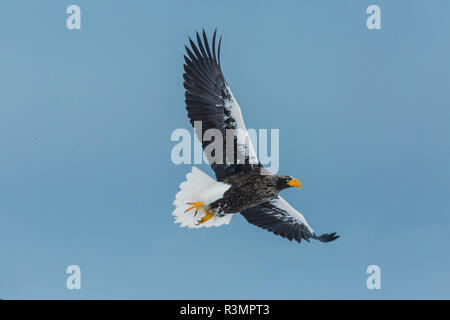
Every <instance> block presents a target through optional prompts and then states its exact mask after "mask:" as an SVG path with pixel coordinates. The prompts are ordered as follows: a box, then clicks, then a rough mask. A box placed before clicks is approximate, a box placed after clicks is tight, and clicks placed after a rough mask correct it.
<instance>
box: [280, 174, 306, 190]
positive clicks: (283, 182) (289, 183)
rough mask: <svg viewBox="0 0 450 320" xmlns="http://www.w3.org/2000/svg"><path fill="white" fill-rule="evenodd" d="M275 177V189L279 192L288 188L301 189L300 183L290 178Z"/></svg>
mask: <svg viewBox="0 0 450 320" xmlns="http://www.w3.org/2000/svg"><path fill="white" fill-rule="evenodd" d="M277 177H278V183H277V187H278V189H279V190H283V189H286V188H290V187H296V188H299V189H300V188H301V187H302V184H301V183H300V181H298V179H295V178H293V177H291V176H277Z"/></svg>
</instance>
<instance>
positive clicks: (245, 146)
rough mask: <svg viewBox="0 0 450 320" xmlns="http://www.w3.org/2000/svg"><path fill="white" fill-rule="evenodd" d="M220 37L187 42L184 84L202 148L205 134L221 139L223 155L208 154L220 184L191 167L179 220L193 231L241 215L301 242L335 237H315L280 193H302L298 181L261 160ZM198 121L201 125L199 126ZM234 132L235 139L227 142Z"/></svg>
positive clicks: (180, 195)
mask: <svg viewBox="0 0 450 320" xmlns="http://www.w3.org/2000/svg"><path fill="white" fill-rule="evenodd" d="M216 33H217V30H216V31H215V32H214V35H213V37H212V44H211V46H210V45H209V42H208V38H207V36H206V33H205V31H204V30H203V33H202V37H201V36H200V35H199V33H198V32H197V34H196V36H197V44H195V43H194V41H192V39H191V38H189V43H190V45H191V49H189V48H188V47H187V46H186V53H187V55H185V56H184V60H185V62H186V63H185V64H184V65H183V67H184V71H185V72H184V74H183V78H184V83H183V85H184V88H185V89H186V93H185V97H186V100H185V101H186V110H187V114H188V117H189V119H190V122H191V124H192V125H193V126H194V128H196V134H197V136H198V138H199V140H200V141H201V143H202V147H203V150H204V151H205V148H207V146H208V145H209V144H210V143H211V141H203V139H202V137H203V136H204V133H205V132H206V131H207V130H208V129H215V130H216V132H219V135H222V136H223V139H222V140H223V142H224V143H223V153H222V156H220V155H219V156H218V157H212V156H211V155H210V156H209V157H208V155H207V157H208V161H209V163H210V165H211V168H212V169H213V171H214V173H215V175H216V180H214V179H212V178H211V177H210V176H208V175H207V174H205V173H204V172H202V171H201V170H199V169H198V168H196V167H193V168H192V171H191V172H190V173H188V174H187V176H186V181H184V182H183V183H181V184H180V189H181V190H180V191H179V192H178V193H177V195H176V199H175V201H174V205H175V206H176V208H175V210H174V212H173V215H174V216H175V222H176V223H180V224H181V226H182V227H190V228H200V227H211V226H220V225H223V224H228V223H230V221H231V217H232V216H233V214H236V213H239V212H240V213H241V214H242V215H243V216H244V218H245V219H246V220H247V221H248V222H250V223H252V224H254V225H256V226H258V227H261V228H264V229H266V230H268V231H271V232H273V233H275V234H277V235H280V236H282V237H284V238H287V239H289V240H296V241H298V242H299V243H300V242H301V241H302V239H304V240H306V241H308V242H309V240H310V239H316V240H320V241H322V242H329V241H333V240H335V239H337V238H338V237H339V236H338V235H336V233H330V234H323V235H320V236H318V235H316V234H315V233H314V230H313V229H312V228H311V227H310V226H309V225H308V223H307V222H306V220H305V218H304V217H303V215H302V214H301V213H300V212H298V211H297V210H295V209H294V208H293V207H292V206H290V205H289V203H288V202H286V200H284V199H283V198H282V197H280V196H279V195H278V193H279V192H280V191H281V190H283V189H286V188H290V187H297V188H299V189H300V187H301V184H300V181H298V180H297V179H294V178H292V177H291V176H284V175H274V174H271V173H269V172H268V170H266V169H264V168H263V166H262V165H261V164H260V163H259V162H258V160H257V157H256V154H255V151H254V148H253V146H252V143H251V140H250V139H248V133H247V131H246V128H245V124H244V121H243V118H242V114H241V109H240V107H239V105H238V103H237V101H236V99H235V98H234V96H233V94H232V93H231V90H230V87H229V86H228V84H227V82H226V81H225V78H224V76H223V73H222V70H221V66H220V46H221V42H222V41H221V40H222V37H220V39H219V41H218V46H217V54H216ZM202 38H203V39H202ZM196 122H200V123H201V127H200V128H199V127H197V126H195V123H196ZM230 133H231V134H232V136H231V139H227V134H230ZM211 154H212V153H211ZM216 156H217V155H216ZM229 156H231V159H233V161H229V159H230V158H229ZM218 159H219V161H218Z"/></svg>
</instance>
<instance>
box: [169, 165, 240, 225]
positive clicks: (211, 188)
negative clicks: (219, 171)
mask: <svg viewBox="0 0 450 320" xmlns="http://www.w3.org/2000/svg"><path fill="white" fill-rule="evenodd" d="M229 188H230V185H229V184H226V183H222V182H218V181H216V180H214V179H213V178H211V177H210V176H208V175H207V174H206V173H204V172H203V171H201V170H200V169H198V168H196V167H192V171H191V172H189V173H188V174H187V175H186V181H184V182H182V183H181V184H180V191H179V192H178V193H177V195H176V197H175V201H174V202H173V204H174V205H175V206H176V208H175V210H174V211H173V213H172V215H174V216H175V223H181V227H188V228H202V227H206V228H209V227H212V226H215V227H218V226H221V225H223V224H229V223H230V221H231V217H232V215H231V214H226V215H225V216H222V217H220V216H218V215H216V216H214V217H213V218H212V219H210V220H208V221H206V222H204V223H202V224H197V221H198V220H199V219H201V218H202V217H203V216H205V213H206V212H205V209H204V208H203V207H202V208H201V209H200V210H199V211H198V213H197V214H196V215H195V216H194V213H195V211H194V210H190V211H187V212H186V209H187V208H189V207H190V206H189V205H188V202H197V201H202V202H203V203H204V204H205V205H208V204H210V203H211V202H214V201H216V200H217V199H220V198H222V196H223V194H224V193H225V191H227V190H228V189H229Z"/></svg>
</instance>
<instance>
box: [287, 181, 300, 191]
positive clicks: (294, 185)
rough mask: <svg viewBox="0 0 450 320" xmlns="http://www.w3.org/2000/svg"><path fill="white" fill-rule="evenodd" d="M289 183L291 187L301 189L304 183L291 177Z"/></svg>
mask: <svg viewBox="0 0 450 320" xmlns="http://www.w3.org/2000/svg"><path fill="white" fill-rule="evenodd" d="M287 184H288V185H290V186H291V187H296V188H299V189H300V188H301V187H302V184H301V183H300V181H298V180H297V179H291V180H289V181H288V182H287Z"/></svg>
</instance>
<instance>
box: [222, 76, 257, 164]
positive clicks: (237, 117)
mask: <svg viewBox="0 0 450 320" xmlns="http://www.w3.org/2000/svg"><path fill="white" fill-rule="evenodd" d="M226 89H227V91H228V92H229V94H230V96H231V98H230V99H225V100H224V102H225V109H227V110H229V111H230V115H231V117H232V118H233V119H234V121H235V123H236V128H235V131H236V138H237V144H238V145H237V147H238V151H239V152H241V153H242V154H243V155H248V159H249V163H250V164H258V157H257V155H256V152H255V148H254V147H253V144H252V140H251V139H250V136H249V135H248V131H247V128H246V127H245V123H244V118H243V117H242V112H241V108H240V107H239V104H238V103H237V100H236V98H235V97H234V95H233V93H232V92H231V89H230V87H229V86H228V85H227V86H226ZM235 160H237V162H236V163H242V161H239V160H240V159H235Z"/></svg>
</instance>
